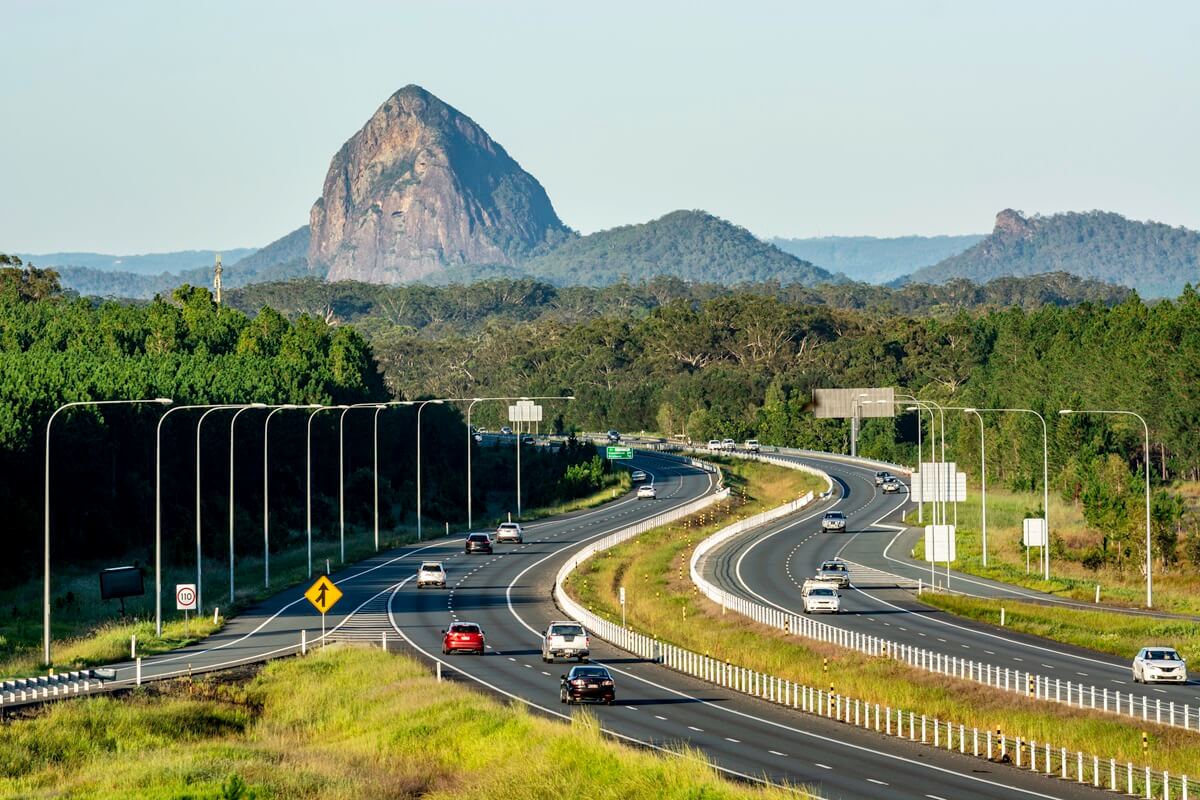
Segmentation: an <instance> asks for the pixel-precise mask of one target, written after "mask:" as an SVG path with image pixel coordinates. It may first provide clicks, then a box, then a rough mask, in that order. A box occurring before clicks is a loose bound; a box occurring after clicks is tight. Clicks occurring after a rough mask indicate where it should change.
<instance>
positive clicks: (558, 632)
mask: <svg viewBox="0 0 1200 800" xmlns="http://www.w3.org/2000/svg"><path fill="white" fill-rule="evenodd" d="M550 635H551V636H583V627H582V626H580V625H555V626H554V627H553V628H551V629H550Z"/></svg>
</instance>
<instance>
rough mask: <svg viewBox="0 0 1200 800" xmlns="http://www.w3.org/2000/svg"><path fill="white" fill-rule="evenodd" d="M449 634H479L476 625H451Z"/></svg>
mask: <svg viewBox="0 0 1200 800" xmlns="http://www.w3.org/2000/svg"><path fill="white" fill-rule="evenodd" d="M450 632H451V633H479V626H478V625H451V626H450Z"/></svg>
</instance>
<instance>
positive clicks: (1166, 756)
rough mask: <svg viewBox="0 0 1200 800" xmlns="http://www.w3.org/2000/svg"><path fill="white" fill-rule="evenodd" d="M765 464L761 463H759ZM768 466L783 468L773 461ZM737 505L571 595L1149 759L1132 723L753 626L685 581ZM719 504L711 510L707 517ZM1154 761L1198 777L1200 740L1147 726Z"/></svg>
mask: <svg viewBox="0 0 1200 800" xmlns="http://www.w3.org/2000/svg"><path fill="white" fill-rule="evenodd" d="M758 466H764V465H758ZM772 469H781V470H782V469H783V468H781V467H772ZM750 477H751V480H750V482H749V484H748V485H747V486H746V487H745V496H746V502H745V504H744V506H750V507H753V506H755V505H756V504H757V497H756V489H757V486H756V483H755V481H754V480H753V475H751V476H750ZM742 507H743V506H740V505H739V503H738V502H733V503H728V504H726V503H723V504H719V505H718V506H714V507H712V508H711V509H710V513H709V514H708V515H707V516H706V517H693V518H690V519H686V520H681V521H680V522H678V523H677V524H674V525H670V526H665V527H662V528H659V529H656V530H654V531H650V532H648V533H645V534H643V535H641V536H640V537H638V538H637V539H634V540H632V541H629V542H626V543H625V544H622V545H620V546H618V547H615V548H613V549H611V550H607V551H605V552H604V553H600V554H598V555H597V556H596V557H594V558H592V559H589V560H588V561H586V562H585V563H584V564H582V565H581V566H580V567H579V568H578V569H577V570H576V571H575V572H574V573H572V575H571V577H570V578H569V580H568V585H567V588H568V591H569V592H570V593H571V594H572V595H573V596H574V597H575V598H576V599H577V600H578V601H579V602H580V603H581V604H582V605H583V606H584V607H586V608H589V609H590V610H591V611H592V612H594V613H597V614H601V615H603V616H605V617H606V618H608V619H611V620H614V621H619V620H620V619H621V608H620V604H619V601H618V591H619V588H620V587H622V586H624V587H625V592H626V607H625V612H626V615H627V620H628V624H629V627H631V628H633V629H634V630H637V631H640V632H642V633H648V634H655V635H657V636H658V637H659V638H660V639H662V640H665V641H668V642H671V643H674V644H676V645H679V646H681V647H685V648H688V649H690V650H693V651H696V652H700V653H704V654H707V655H709V656H711V657H714V658H717V659H720V660H723V661H728V662H730V663H734V664H737V665H740V666H742V667H748V668H751V669H755V670H758V671H760V672H764V673H768V674H771V675H775V676H777V677H782V678H787V679H789V680H793V681H798V682H801V683H805V684H808V685H810V686H829V687H832V688H833V690H834V691H839V692H842V693H845V694H848V695H853V696H856V697H859V698H862V699H865V700H868V701H870V702H873V703H879V704H880V705H881V706H882V705H887V706H891V707H892V708H902V709H905V710H917V711H918V713H924V714H928V715H929V716H930V717H931V718H932V717H937V718H939V719H942V720H953V721H954V722H956V723H961V724H964V725H966V726H967V727H978V728H979V729H980V730H987V729H991V730H993V731H994V730H996V729H1001V730H1003V731H1004V732H1005V733H1007V734H1009V735H1010V736H1012V735H1020V736H1022V737H1025V738H1026V739H1030V738H1032V739H1035V740H1037V741H1039V742H1046V741H1049V742H1052V743H1054V745H1055V746H1059V747H1067V748H1069V749H1071V750H1080V751H1083V752H1087V753H1094V754H1096V755H1100V756H1103V757H1115V758H1117V759H1119V760H1121V761H1131V762H1134V763H1137V764H1142V763H1145V762H1146V756H1144V755H1143V753H1142V742H1141V731H1140V730H1139V728H1138V727H1137V726H1134V725H1130V724H1129V722H1128V721H1127V720H1118V718H1116V717H1113V716H1111V715H1106V714H1103V713H1100V712H1091V711H1083V710H1079V709H1071V708H1066V707H1063V706H1054V705H1049V704H1046V703H1041V702H1037V701H1033V700H1028V699H1025V698H1023V697H1020V696H1016V695H1014V694H1009V693H1005V692H999V691H996V690H994V689H989V688H987V687H985V686H982V685H980V684H977V683H972V682H968V681H959V680H954V679H951V678H947V677H946V676H943V675H935V674H931V673H926V672H922V671H919V670H915V669H911V668H909V667H907V666H905V665H903V664H901V663H899V662H897V661H894V660H890V659H883V658H868V657H866V656H864V655H862V654H860V653H853V652H849V651H846V650H842V649H840V648H837V647H834V646H832V645H826V644H823V643H819V642H805V641H803V640H799V639H796V638H794V637H789V636H785V635H784V634H783V633H782V632H781V631H777V630H775V629H773V628H768V627H765V626H760V625H757V624H755V623H753V622H750V621H749V620H747V619H746V618H744V617H740V616H736V615H734V614H733V613H732V612H730V613H729V614H723V613H722V610H721V607H720V606H718V605H716V604H714V603H712V602H710V601H709V600H707V599H706V598H705V597H703V596H702V595H700V594H699V593H698V592H697V591H696V588H695V587H694V586H692V584H691V581H690V578H689V577H688V560H689V558H690V556H691V552H692V549H693V547H694V546H695V545H696V544H697V543H699V542H700V541H701V540H702V539H703V538H705V537H707V536H710V535H712V534H713V533H715V532H716V531H717V530H719V529H720V528H721V527H723V526H725V525H727V524H729V523H730V522H731V521H733V519H735V518H736V517H738V516H741V515H742ZM714 510H715V513H711V512H713V511H714ZM1146 730H1147V732H1148V733H1149V742H1150V750H1149V761H1150V762H1151V763H1152V764H1153V765H1154V766H1155V768H1157V769H1168V770H1170V771H1171V772H1173V773H1174V772H1176V771H1177V770H1181V771H1182V772H1185V773H1194V772H1195V771H1196V764H1198V763H1200V737H1197V736H1196V735H1195V734H1194V733H1189V732H1185V731H1182V730H1179V729H1174V728H1166V727H1158V726H1155V725H1152V724H1151V725H1148V726H1147V727H1146Z"/></svg>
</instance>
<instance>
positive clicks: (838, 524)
mask: <svg viewBox="0 0 1200 800" xmlns="http://www.w3.org/2000/svg"><path fill="white" fill-rule="evenodd" d="M821 530H823V531H845V530H846V515H845V514H843V513H842V512H841V511H827V512H825V516H824V517H822V518H821Z"/></svg>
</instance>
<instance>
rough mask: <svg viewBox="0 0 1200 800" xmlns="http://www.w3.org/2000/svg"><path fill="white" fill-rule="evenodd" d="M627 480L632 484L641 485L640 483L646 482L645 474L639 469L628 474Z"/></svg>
mask: <svg viewBox="0 0 1200 800" xmlns="http://www.w3.org/2000/svg"><path fill="white" fill-rule="evenodd" d="M629 480H631V481H633V482H634V483H641V482H642V481H644V480H646V473H644V472H642V471H641V470H640V469H635V470H634V471H633V472H631V473H629Z"/></svg>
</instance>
